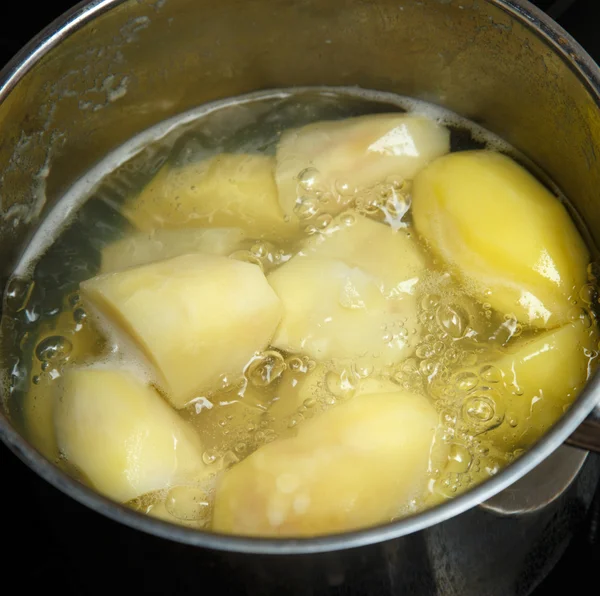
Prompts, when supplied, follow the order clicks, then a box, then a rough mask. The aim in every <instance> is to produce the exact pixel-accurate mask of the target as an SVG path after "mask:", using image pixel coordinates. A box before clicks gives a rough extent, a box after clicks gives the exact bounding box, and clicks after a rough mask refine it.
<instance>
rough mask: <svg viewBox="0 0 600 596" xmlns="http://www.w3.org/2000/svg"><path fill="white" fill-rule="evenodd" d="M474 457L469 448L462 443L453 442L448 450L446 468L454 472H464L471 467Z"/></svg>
mask: <svg viewBox="0 0 600 596" xmlns="http://www.w3.org/2000/svg"><path fill="white" fill-rule="evenodd" d="M472 461H473V457H472V455H471V453H470V452H469V450H468V449H467V448H466V447H465V446H464V445H461V444H460V443H452V445H450V450H449V452H448V466H447V468H446V470H447V471H448V472H452V473H454V474H464V473H465V472H467V471H468V470H469V468H470V467H471V462H472Z"/></svg>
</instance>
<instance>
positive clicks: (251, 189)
mask: <svg viewBox="0 0 600 596" xmlns="http://www.w3.org/2000/svg"><path fill="white" fill-rule="evenodd" d="M273 173H274V159H273V158H272V157H268V156H265V155H249V154H227V153H224V154H220V155H217V156H215V157H212V158H210V159H207V160H204V161H201V162H199V163H192V164H189V165H186V166H182V167H171V166H170V165H165V166H163V168H162V169H161V170H160V171H159V172H158V174H156V176H155V177H154V179H153V180H152V181H151V182H150V183H149V184H148V185H147V186H146V187H145V188H144V189H143V190H142V192H141V193H140V194H139V196H137V197H136V198H135V199H134V200H133V201H132V202H131V203H129V204H128V205H126V206H125V209H124V213H125V215H126V217H127V218H128V219H129V220H130V221H131V222H132V223H133V225H134V226H136V227H137V228H138V229H140V230H143V231H151V230H154V229H156V228H182V227H236V228H241V229H243V230H244V231H245V232H246V234H247V235H248V236H249V237H252V238H262V239H265V240H272V241H274V242H278V241H282V240H288V239H290V238H292V237H294V236H295V235H296V233H297V230H298V228H297V225H296V224H293V223H288V222H286V221H285V220H284V214H283V212H282V211H281V207H280V206H279V202H278V200H277V188H276V186H275V180H274V177H273Z"/></svg>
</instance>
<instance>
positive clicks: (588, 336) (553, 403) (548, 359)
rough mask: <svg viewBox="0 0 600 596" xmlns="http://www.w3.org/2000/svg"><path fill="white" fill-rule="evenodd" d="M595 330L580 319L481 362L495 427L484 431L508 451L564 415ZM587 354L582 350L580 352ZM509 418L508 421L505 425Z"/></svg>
mask: <svg viewBox="0 0 600 596" xmlns="http://www.w3.org/2000/svg"><path fill="white" fill-rule="evenodd" d="M596 344H597V333H595V332H593V331H591V330H590V329H589V328H587V327H586V325H584V324H582V323H581V322H580V321H578V322H576V323H568V324H566V325H564V326H563V327H560V328H558V329H555V330H552V331H545V332H543V333H539V334H538V335H536V336H534V337H533V338H527V339H525V338H523V339H522V340H520V341H519V342H517V343H516V344H515V345H514V346H513V347H512V348H510V349H509V350H508V353H506V354H505V355H504V356H502V357H500V358H499V359H497V360H492V361H490V363H489V364H487V365H486V364H484V366H483V367H482V370H483V373H484V374H483V378H484V379H490V378H491V379H492V380H494V381H496V382H494V383H489V382H486V383H482V384H484V385H490V386H491V388H492V390H496V392H495V394H493V395H492V397H494V396H495V401H496V402H497V403H496V407H497V410H498V413H499V414H500V415H503V416H504V422H503V424H501V425H500V426H499V427H497V428H494V429H492V430H490V431H489V432H487V433H485V438H490V439H492V440H493V441H494V442H495V443H496V444H497V446H498V447H500V448H503V449H505V450H508V451H511V450H513V449H515V448H517V447H518V448H526V447H528V446H530V445H531V444H533V443H535V442H536V441H537V440H539V439H540V438H541V437H542V436H543V434H544V433H546V432H547V431H548V430H549V429H550V427H551V426H553V425H554V424H555V423H556V422H557V421H558V420H559V419H560V417H561V416H562V415H563V414H564V412H565V411H566V409H567V408H568V407H569V405H570V404H571V403H572V402H573V400H574V398H575V397H576V396H577V395H578V393H579V392H580V391H581V389H582V388H583V386H584V385H585V382H586V381H587V379H588V377H589V375H590V372H591V369H590V364H591V360H590V356H589V354H590V352H591V350H593V349H594V347H595V345H596ZM586 353H587V355H586ZM511 423H512V424H511Z"/></svg>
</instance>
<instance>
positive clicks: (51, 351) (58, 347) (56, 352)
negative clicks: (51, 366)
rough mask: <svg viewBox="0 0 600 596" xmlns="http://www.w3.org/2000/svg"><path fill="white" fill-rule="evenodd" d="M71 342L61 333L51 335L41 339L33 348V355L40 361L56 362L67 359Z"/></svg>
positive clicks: (71, 345) (71, 346) (71, 347)
mask: <svg viewBox="0 0 600 596" xmlns="http://www.w3.org/2000/svg"><path fill="white" fill-rule="evenodd" d="M72 349H73V344H72V343H71V342H70V341H69V340H68V339H67V338H66V337H62V336H61V335H51V336H50V337H46V338H45V339H43V340H42V341H41V342H40V343H39V344H38V345H37V347H36V349H35V355H36V356H37V358H38V360H40V361H41V362H44V361H49V362H58V361H61V360H67V359H68V357H69V355H70V354H71V350H72Z"/></svg>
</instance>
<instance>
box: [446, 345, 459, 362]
mask: <svg viewBox="0 0 600 596" xmlns="http://www.w3.org/2000/svg"><path fill="white" fill-rule="evenodd" d="M444 360H446V361H447V362H448V363H449V364H456V363H457V362H458V361H459V360H460V352H459V351H458V350H455V349H454V348H450V349H449V350H446V353H445V354H444Z"/></svg>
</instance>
